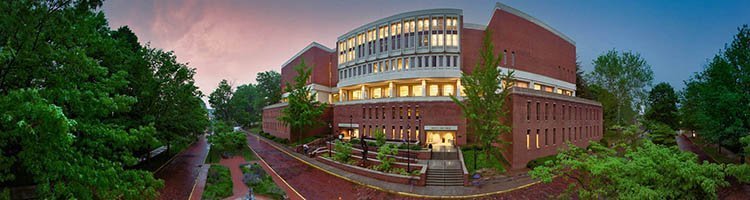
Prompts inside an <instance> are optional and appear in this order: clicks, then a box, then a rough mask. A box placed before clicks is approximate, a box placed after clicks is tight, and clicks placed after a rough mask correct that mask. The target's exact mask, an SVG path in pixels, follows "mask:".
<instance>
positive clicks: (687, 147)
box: [675, 134, 714, 162]
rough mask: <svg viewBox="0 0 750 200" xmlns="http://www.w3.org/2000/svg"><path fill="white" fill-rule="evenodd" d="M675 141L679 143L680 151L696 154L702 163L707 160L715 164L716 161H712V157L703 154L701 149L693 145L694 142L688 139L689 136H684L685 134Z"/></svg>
mask: <svg viewBox="0 0 750 200" xmlns="http://www.w3.org/2000/svg"><path fill="white" fill-rule="evenodd" d="M675 141H676V142H677V146H678V147H680V150H683V151H689V152H693V153H695V155H697V156H698V160H699V161H700V162H703V161H704V160H707V161H708V162H714V160H713V159H711V157H710V156H708V154H706V152H703V150H702V149H701V148H700V147H698V146H696V145H695V144H693V142H692V141H690V139H688V138H687V135H684V134H682V135H678V136H677V137H676V138H675Z"/></svg>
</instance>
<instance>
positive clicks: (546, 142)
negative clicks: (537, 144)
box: [544, 128, 549, 147]
mask: <svg viewBox="0 0 750 200" xmlns="http://www.w3.org/2000/svg"><path fill="white" fill-rule="evenodd" d="M548 130H549V129H546V128H545V129H544V146H545V147H546V146H548V145H549V139H548V138H549V134H548V132H547V131H548Z"/></svg>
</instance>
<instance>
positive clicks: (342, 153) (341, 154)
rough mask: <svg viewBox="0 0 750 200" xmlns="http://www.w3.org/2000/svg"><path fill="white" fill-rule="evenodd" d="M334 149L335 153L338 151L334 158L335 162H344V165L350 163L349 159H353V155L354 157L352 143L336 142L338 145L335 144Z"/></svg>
mask: <svg viewBox="0 0 750 200" xmlns="http://www.w3.org/2000/svg"><path fill="white" fill-rule="evenodd" d="M333 149H334V151H336V154H335V155H334V157H333V158H334V159H335V160H337V161H339V162H342V163H347V162H349V158H351V155H352V144H351V143H348V142H342V141H339V140H336V143H335V144H334V146H333Z"/></svg>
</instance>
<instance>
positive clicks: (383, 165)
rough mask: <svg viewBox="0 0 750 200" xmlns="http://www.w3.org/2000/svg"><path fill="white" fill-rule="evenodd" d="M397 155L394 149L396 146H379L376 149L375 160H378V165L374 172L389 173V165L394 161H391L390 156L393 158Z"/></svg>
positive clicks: (396, 150)
mask: <svg viewBox="0 0 750 200" xmlns="http://www.w3.org/2000/svg"><path fill="white" fill-rule="evenodd" d="M396 154H398V149H397V148H396V145H394V144H386V145H383V146H380V148H378V155H377V158H378V160H380V164H379V165H377V166H375V170H378V171H383V172H390V170H391V165H392V164H393V162H395V161H396V160H395V159H393V158H392V157H391V156H395V155H396Z"/></svg>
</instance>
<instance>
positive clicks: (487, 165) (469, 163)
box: [461, 148, 505, 173]
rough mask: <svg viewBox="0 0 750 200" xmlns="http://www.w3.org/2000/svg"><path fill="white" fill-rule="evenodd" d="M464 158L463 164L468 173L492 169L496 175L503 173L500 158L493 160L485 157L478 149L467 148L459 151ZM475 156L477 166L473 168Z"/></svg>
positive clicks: (487, 156) (490, 157)
mask: <svg viewBox="0 0 750 200" xmlns="http://www.w3.org/2000/svg"><path fill="white" fill-rule="evenodd" d="M461 153H463V157H464V164H465V165H466V169H467V171H469V173H474V172H476V170H477V169H492V170H495V171H497V172H498V173H502V172H504V171H505V168H504V167H503V165H502V164H501V163H500V158H495V157H493V156H491V155H485V153H484V151H483V150H482V149H480V148H469V149H466V150H461ZM476 154H478V155H477V164H476V166H474V156H475V155H476Z"/></svg>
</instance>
